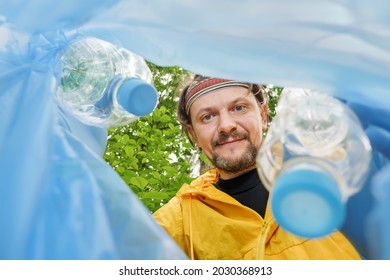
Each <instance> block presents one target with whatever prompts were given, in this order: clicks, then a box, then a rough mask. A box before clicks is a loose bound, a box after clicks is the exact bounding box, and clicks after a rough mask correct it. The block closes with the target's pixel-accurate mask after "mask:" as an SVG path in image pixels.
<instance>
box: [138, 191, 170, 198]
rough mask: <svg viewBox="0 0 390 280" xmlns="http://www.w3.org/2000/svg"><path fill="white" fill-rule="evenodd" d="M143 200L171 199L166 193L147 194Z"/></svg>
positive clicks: (143, 196)
mask: <svg viewBox="0 0 390 280" xmlns="http://www.w3.org/2000/svg"><path fill="white" fill-rule="evenodd" d="M142 198H143V199H145V198H149V199H157V200H162V199H169V196H168V194H167V193H165V192H147V193H144V194H143V195H142Z"/></svg>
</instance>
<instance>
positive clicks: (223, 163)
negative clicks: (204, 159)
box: [210, 131, 257, 173]
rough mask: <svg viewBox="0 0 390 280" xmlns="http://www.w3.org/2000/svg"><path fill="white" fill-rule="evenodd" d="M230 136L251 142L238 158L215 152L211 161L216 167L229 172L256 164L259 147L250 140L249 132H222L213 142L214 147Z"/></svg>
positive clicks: (238, 170)
mask: <svg viewBox="0 0 390 280" xmlns="http://www.w3.org/2000/svg"><path fill="white" fill-rule="evenodd" d="M229 136H231V137H233V138H242V139H246V140H247V141H248V142H249V144H248V146H247V148H246V150H245V152H244V153H243V154H242V155H241V156H239V157H237V158H234V159H232V158H226V157H223V156H221V155H218V154H214V155H213V157H212V158H211V159H210V161H211V162H212V163H213V165H214V166H215V167H217V168H218V169H220V170H223V171H225V172H229V173H236V172H240V171H243V170H246V169H248V168H250V167H254V166H256V156H257V148H256V146H255V145H254V144H253V143H252V142H251V141H250V140H249V136H248V135H247V134H240V133H238V132H237V131H235V132H233V133H232V134H230V135H227V134H222V135H221V136H220V137H219V138H218V140H217V141H215V142H214V143H213V147H216V146H217V145H218V144H219V143H223V142H224V141H226V139H228V138H229Z"/></svg>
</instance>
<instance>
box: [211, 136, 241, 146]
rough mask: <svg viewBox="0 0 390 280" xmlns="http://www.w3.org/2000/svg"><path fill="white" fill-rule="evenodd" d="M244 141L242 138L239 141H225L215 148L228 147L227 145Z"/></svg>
mask: <svg viewBox="0 0 390 280" xmlns="http://www.w3.org/2000/svg"><path fill="white" fill-rule="evenodd" d="M242 140H244V139H243V138H240V139H234V140H231V141H227V142H222V143H218V144H217V146H224V145H229V144H233V143H236V142H239V141H242Z"/></svg>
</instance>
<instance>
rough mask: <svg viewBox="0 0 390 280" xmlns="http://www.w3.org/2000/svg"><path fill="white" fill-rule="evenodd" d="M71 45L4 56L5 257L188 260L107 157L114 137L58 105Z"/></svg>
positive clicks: (0, 68)
mask: <svg viewBox="0 0 390 280" xmlns="http://www.w3.org/2000/svg"><path fill="white" fill-rule="evenodd" d="M72 38H73V37H71V36H70V37H68V36H65V35H64V33H62V32H45V33H40V34H34V35H32V36H31V37H30V40H29V41H28V42H26V43H25V44H24V43H22V42H18V41H12V40H11V41H10V42H9V45H7V46H6V47H5V48H4V50H5V51H0V88H1V94H0V104H2V111H1V113H0V116H1V117H2V122H1V124H0V155H1V156H0V192H1V195H0V205H1V211H0V228H1V230H0V259H186V258H187V257H186V256H185V254H184V253H183V252H182V251H181V249H180V248H179V247H178V246H177V245H176V243H175V242H174V241H173V240H172V239H171V237H169V236H168V235H167V233H166V232H165V231H164V230H163V229H162V228H161V227H160V226H159V225H158V224H157V223H156V222H155V221H154V219H153V218H152V216H151V214H150V213H149V211H148V210H147V209H146V207H145V206H144V205H143V204H142V203H141V202H140V201H139V199H138V198H137V197H136V196H135V195H134V194H133V193H132V192H131V190H130V189H129V188H128V186H127V185H126V184H125V183H124V181H123V180H122V179H121V178H120V177H119V175H118V174H117V173H116V172H115V171H114V170H113V169H112V168H111V167H110V166H109V165H108V164H107V163H106V162H105V161H104V160H103V159H102V154H103V152H104V149H105V144H106V141H107V130H105V129H99V128H95V127H91V126H88V125H84V124H82V123H80V122H78V121H77V120H76V119H74V118H73V117H72V116H70V115H69V114H68V113H67V112H63V111H61V109H59V108H58V106H57V104H56V103H55V100H54V90H55V88H56V79H55V75H54V73H55V71H56V69H55V60H56V58H57V56H58V54H59V53H60V52H61V49H62V48H63V46H65V45H66V44H67V43H68V42H69V41H70V40H71V39H72ZM10 45H12V47H8V46H10Z"/></svg>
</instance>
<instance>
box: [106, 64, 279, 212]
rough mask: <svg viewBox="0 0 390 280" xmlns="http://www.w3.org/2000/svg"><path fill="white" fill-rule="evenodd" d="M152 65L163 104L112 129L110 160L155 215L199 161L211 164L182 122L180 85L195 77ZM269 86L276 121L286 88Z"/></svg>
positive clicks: (177, 70) (109, 145)
mask: <svg viewBox="0 0 390 280" xmlns="http://www.w3.org/2000/svg"><path fill="white" fill-rule="evenodd" d="M148 65H149V67H150V69H151V70H152V72H153V77H154V86H155V87H156V89H157V90H158V92H159V102H158V105H157V107H156V109H155V110H154V112H153V113H152V114H151V115H149V116H146V117H142V118H140V119H139V120H137V121H135V122H132V123H130V124H129V125H126V126H123V127H118V128H111V129H110V130H109V137H108V144H107V149H106V153H105V156H104V158H105V160H106V161H107V162H108V163H109V164H110V165H111V166H112V167H113V168H114V169H115V170H116V172H118V174H119V175H120V176H121V177H122V179H123V180H124V181H125V182H126V183H127V184H128V186H129V187H130V188H131V190H132V191H133V192H134V193H135V194H136V195H137V196H138V197H139V198H140V199H141V200H142V202H143V203H144V204H145V205H146V207H148V209H149V210H150V211H151V212H154V211H156V210H157V209H158V208H160V207H161V206H162V205H163V204H164V203H166V202H167V201H168V200H169V199H170V198H171V197H173V196H174V195H175V194H176V192H177V191H178V189H179V188H180V187H181V186H182V185H183V184H184V183H189V182H190V181H191V180H192V179H193V178H191V173H192V171H193V170H192V169H193V167H192V166H191V165H192V162H193V159H199V160H200V163H201V164H200V166H201V167H200V169H201V170H203V168H204V167H206V168H208V167H210V162H209V161H208V159H207V158H206V157H205V156H204V155H203V154H199V153H198V151H197V150H196V149H194V148H193V147H192V146H191V144H190V143H189V141H188V139H187V138H186V136H185V135H184V134H183V133H182V132H181V127H180V124H179V123H178V121H177V118H176V108H177V101H178V95H177V93H178V87H180V86H181V85H182V84H183V82H184V80H185V79H187V78H188V75H189V73H188V72H187V71H185V70H184V69H182V68H179V67H166V68H163V67H158V66H156V65H153V64H151V63H148ZM265 88H266V92H267V94H268V96H269V98H268V102H269V107H270V113H269V117H270V120H272V117H273V116H274V114H275V107H276V103H277V100H278V97H279V95H280V91H281V88H278V87H273V86H266V87H265ZM202 166H203V168H202Z"/></svg>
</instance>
